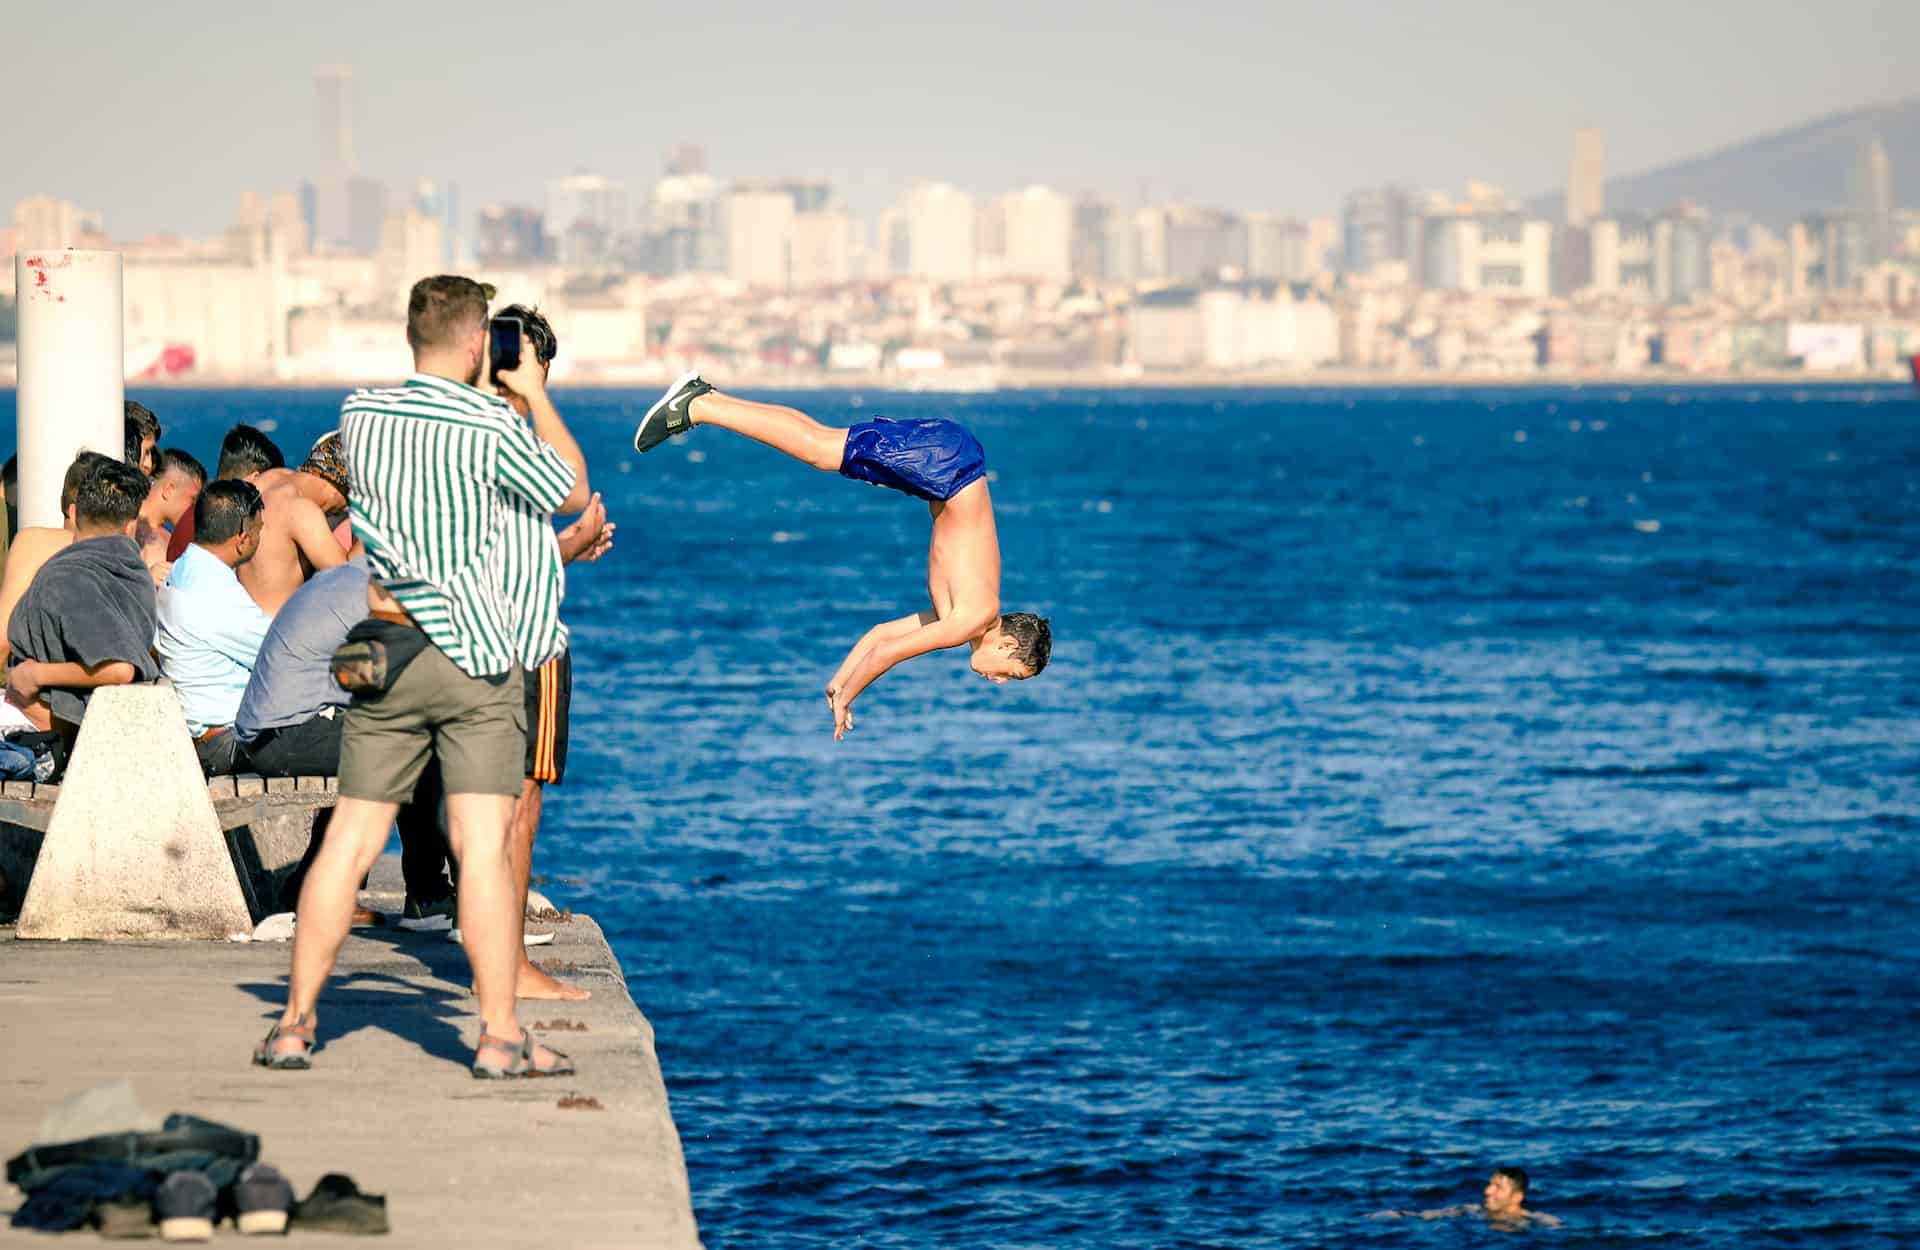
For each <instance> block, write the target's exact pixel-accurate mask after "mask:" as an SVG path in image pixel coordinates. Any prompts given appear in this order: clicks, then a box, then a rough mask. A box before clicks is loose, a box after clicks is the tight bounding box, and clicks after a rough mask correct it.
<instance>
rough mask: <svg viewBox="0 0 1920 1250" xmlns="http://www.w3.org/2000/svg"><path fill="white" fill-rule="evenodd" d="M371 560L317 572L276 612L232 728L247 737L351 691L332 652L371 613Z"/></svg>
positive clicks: (339, 700) (312, 712)
mask: <svg viewBox="0 0 1920 1250" xmlns="http://www.w3.org/2000/svg"><path fill="white" fill-rule="evenodd" d="M367 582H368V576H367V561H366V557H365V556H356V557H354V558H353V559H351V560H349V561H347V562H346V563H345V564H341V565H336V566H335V567H333V568H330V569H322V570H321V571H320V572H318V573H315V574H314V575H313V576H312V577H311V578H310V579H308V581H307V584H306V585H304V586H302V587H301V588H300V589H299V590H297V591H295V592H294V595H293V598H291V599H289V600H287V602H286V606H284V607H282V608H281V609H280V614H279V615H278V616H276V617H274V618H273V627H272V628H271V629H269V630H268V631H267V638H266V641H265V642H263V643H261V644H260V658H259V660H258V661H257V662H256V663H255V664H254V666H253V676H252V678H251V679H249V680H248V682H247V692H246V693H245V694H243V695H241V696H240V710H239V711H238V712H236V713H235V714H234V718H233V730H234V733H235V734H237V735H238V736H239V738H240V741H241V742H243V743H247V742H252V741H253V740H254V739H255V738H257V737H259V736H260V734H261V732H262V731H263V730H268V729H285V728H287V727H288V726H290V725H299V724H302V723H304V722H306V721H310V720H312V719H313V718H314V717H316V716H318V715H319V714H320V713H321V711H322V710H323V709H325V708H329V707H344V706H346V704H347V703H348V702H350V701H351V699H352V697H353V696H351V695H349V694H348V693H347V692H346V691H344V690H342V689H341V688H340V684H339V683H338V682H336V681H334V679H333V665H332V660H333V653H334V652H335V651H337V650H339V649H340V644H341V643H343V642H345V641H346V640H347V631H348V630H350V629H352V628H353V627H354V626H355V625H358V624H359V623H360V622H361V621H364V620H366V619H367Z"/></svg>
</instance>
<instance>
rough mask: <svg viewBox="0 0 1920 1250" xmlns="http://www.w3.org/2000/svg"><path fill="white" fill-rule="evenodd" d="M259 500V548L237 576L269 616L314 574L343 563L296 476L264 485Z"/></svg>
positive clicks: (324, 520) (324, 522)
mask: <svg viewBox="0 0 1920 1250" xmlns="http://www.w3.org/2000/svg"><path fill="white" fill-rule="evenodd" d="M260 496H261V499H262V501H263V502H264V503H265V504H266V521H265V524H264V525H262V526H261V529H260V549H259V550H258V551H256V552H255V553H254V556H253V559H251V560H249V561H247V562H246V563H245V564H243V565H241V566H240V568H239V569H238V570H237V571H238V573H239V577H240V585H241V586H243V587H245V589H246V592H247V594H248V595H250V596H252V598H253V601H254V602H255V603H257V604H259V605H260V610H261V611H262V612H265V613H266V614H267V615H268V616H273V615H276V614H277V613H278V612H279V611H280V609H281V607H282V606H284V605H285V603H286V602H287V600H289V599H291V598H293V592H294V591H296V590H298V589H300V587H301V586H302V585H304V584H305V583H306V580H307V578H309V577H311V576H313V573H314V570H315V569H319V568H332V567H333V565H335V564H341V563H344V562H345V560H346V552H345V551H344V550H342V549H341V548H340V544H339V542H338V541H337V540H336V539H335V538H334V537H333V532H332V530H331V529H330V528H329V527H328V525H327V517H326V513H324V512H322V511H321V510H320V505H318V504H316V503H314V502H313V501H312V500H310V499H308V498H307V497H306V495H305V494H303V493H302V492H301V489H300V482H299V476H298V475H297V474H292V473H289V474H287V475H286V476H285V477H281V478H278V479H277V480H275V481H273V482H271V483H269V484H267V485H266V486H264V487H262V488H261V491H260Z"/></svg>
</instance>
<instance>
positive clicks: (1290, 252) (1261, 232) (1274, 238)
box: [1247, 213, 1316, 282]
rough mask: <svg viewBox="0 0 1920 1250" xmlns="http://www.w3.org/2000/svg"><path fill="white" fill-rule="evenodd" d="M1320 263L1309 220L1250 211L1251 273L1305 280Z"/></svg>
mask: <svg viewBox="0 0 1920 1250" xmlns="http://www.w3.org/2000/svg"><path fill="white" fill-rule="evenodd" d="M1315 268H1316V266H1315V265H1314V264H1313V262H1312V258H1311V257H1310V255H1309V232H1308V230H1307V225H1306V223H1305V222H1302V221H1298V220H1296V219H1294V218H1292V217H1280V216H1277V215H1275V214H1273V213H1250V214H1248V215H1247V276H1248V277H1250V278H1278V279H1279V280H1280V281H1282V282H1305V281H1306V280H1307V279H1308V278H1310V277H1312V276H1313V274H1314V271H1315Z"/></svg>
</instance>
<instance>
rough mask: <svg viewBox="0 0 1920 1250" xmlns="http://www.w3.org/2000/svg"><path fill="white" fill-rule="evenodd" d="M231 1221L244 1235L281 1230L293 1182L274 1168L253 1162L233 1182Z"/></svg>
mask: <svg viewBox="0 0 1920 1250" xmlns="http://www.w3.org/2000/svg"><path fill="white" fill-rule="evenodd" d="M233 1205H234V1214H233V1222H234V1224H235V1225H237V1226H238V1227H239V1229H240V1231H241V1232H243V1233H245V1234H246V1235H247V1236H249V1237H252V1236H257V1235H261V1234H273V1233H284V1232H286V1231H287V1213H288V1212H289V1211H292V1210H293V1186H292V1185H289V1184H288V1183H287V1178H286V1177H284V1176H282V1175H280V1172H279V1170H278V1169H276V1168H274V1167H272V1166H271V1165H269V1164H265V1163H256V1164H254V1165H253V1166H252V1167H250V1168H248V1169H247V1170H246V1171H244V1172H242V1173H240V1179H239V1180H237V1181H235V1182H234V1183H233Z"/></svg>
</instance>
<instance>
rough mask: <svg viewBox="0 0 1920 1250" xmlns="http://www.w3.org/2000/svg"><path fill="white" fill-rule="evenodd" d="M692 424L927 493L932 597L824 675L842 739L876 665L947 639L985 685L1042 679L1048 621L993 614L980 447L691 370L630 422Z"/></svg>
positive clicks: (924, 427) (989, 512) (659, 436)
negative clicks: (784, 400) (841, 419)
mask: <svg viewBox="0 0 1920 1250" xmlns="http://www.w3.org/2000/svg"><path fill="white" fill-rule="evenodd" d="M696 425H717V426H720V427H721V428H723V429H728V430H732V431H733V432H734V433H736V434H744V435H746V436H747V437H748V438H751V439H753V440H754V441H755V442H759V443H765V444H766V445H767V446H769V447H772V448H774V449H776V450H778V451H783V452H785V453H786V454H787V455H789V456H792V457H793V458H794V459H796V460H800V461H804V462H805V463H807V464H810V465H812V466H813V467H814V468H816V469H824V470H826V471H827V472H829V473H835V472H837V473H839V474H840V476H842V477H850V478H853V479H854V480H856V481H861V482H870V483H872V484H873V485H875V486H887V487H891V488H892V489H894V490H897V491H901V492H903V493H905V494H909V495H913V496H915V497H917V498H920V499H924V500H926V501H927V506H928V510H929V511H930V512H931V513H932V515H933V539H932V541H931V543H930V544H929V545H928V548H927V594H928V597H929V598H931V599H932V601H933V606H932V607H931V608H929V609H926V610H923V611H920V612H916V613H914V614H913V615H911V616H903V617H900V618H899V619H898V620H893V621H884V622H882V623H881V624H879V625H875V626H874V627H873V628H872V629H870V630H868V631H867V632H866V634H865V636H863V637H862V638H861V639H860V641H859V642H857V643H855V644H854V645H853V649H852V650H851V651H849V652H847V658H846V659H845V660H844V661H843V662H842V663H841V665H840V669H839V671H838V672H836V673H835V674H834V675H833V680H831V681H829V682H828V683H827V704H828V706H829V707H831V708H832V709H833V737H834V740H835V741H836V742H837V741H839V740H840V739H841V738H843V737H845V736H846V734H847V731H848V730H850V729H852V728H853V701H854V700H855V699H856V698H858V697H859V696H860V692H861V691H863V690H865V689H866V688H867V687H868V686H870V685H872V684H873V683H874V681H875V680H876V679H878V678H879V677H880V675H881V674H882V673H885V672H886V671H887V670H888V669H890V668H892V667H893V666H894V665H896V664H898V663H900V662H901V661H902V660H910V659H912V658H913V657H914V656H917V655H925V654H926V653H927V652H929V651H938V650H940V649H942V648H944V647H958V646H962V645H964V646H966V647H968V648H969V649H970V650H971V652H972V659H971V661H970V664H971V667H972V668H973V671H974V672H976V673H978V674H980V676H982V677H984V678H986V679H987V680H988V681H991V682H996V683H999V682H1007V681H1021V680H1024V679H1026V678H1028V677H1034V676H1037V675H1038V674H1039V672H1040V670H1041V669H1043V668H1045V667H1046V666H1047V658H1048V656H1049V655H1050V654H1051V653H1052V650H1053V631H1052V627H1051V626H1050V624H1049V623H1048V621H1047V620H1046V618H1044V617H1039V616H1035V615H1033V614H1032V613H1029V612H1008V613H1004V614H1003V613H1002V612H1001V611H1000V541H999V538H998V536H997V535H996V534H995V531H994V527H993V501H992V499H990V498H989V497H988V494H987V478H986V454H985V453H984V452H983V451H982V450H981V448H980V443H979V441H978V440H977V439H975V438H974V436H973V435H972V434H971V433H970V432H968V431H967V429H966V428H965V427H963V426H960V425H957V424H955V423H954V422H952V421H890V420H888V419H887V418H885V417H880V418H876V419H875V420H872V421H867V422H864V423H862V424H860V425H856V426H854V427H853V428H852V429H841V428H837V427H833V426H825V425H821V424H820V423H819V422H818V421H815V420H814V419H813V418H812V417H809V416H807V415H806V414H805V413H803V412H800V411H798V410H796V409H793V408H783V407H780V406H778V405H775V404H760V403H754V402H753V401H751V400H746V399H739V398H736V397H734V396H732V395H726V394H723V393H721V392H720V391H716V390H714V389H713V387H712V386H710V385H709V384H707V383H706V382H705V381H703V380H702V379H701V378H700V375H699V374H697V373H688V374H686V375H684V376H682V377H680V378H679V379H677V380H676V381H675V382H674V383H673V385H672V386H670V387H668V388H667V392H666V394H664V395H662V396H661V397H660V398H659V399H658V400H657V401H656V402H655V403H654V405H653V407H651V408H649V409H648V410H647V414H646V416H644V417H642V418H641V420H640V427H639V428H638V429H637V430H635V431H634V435H633V448H634V450H635V451H639V452H645V451H651V450H652V449H653V448H655V447H658V446H659V445H660V444H661V443H664V442H665V441H666V440H667V439H669V438H671V437H673V436H674V435H676V434H684V433H686V432H687V431H688V430H690V429H692V428H693V427H694V426H696Z"/></svg>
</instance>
